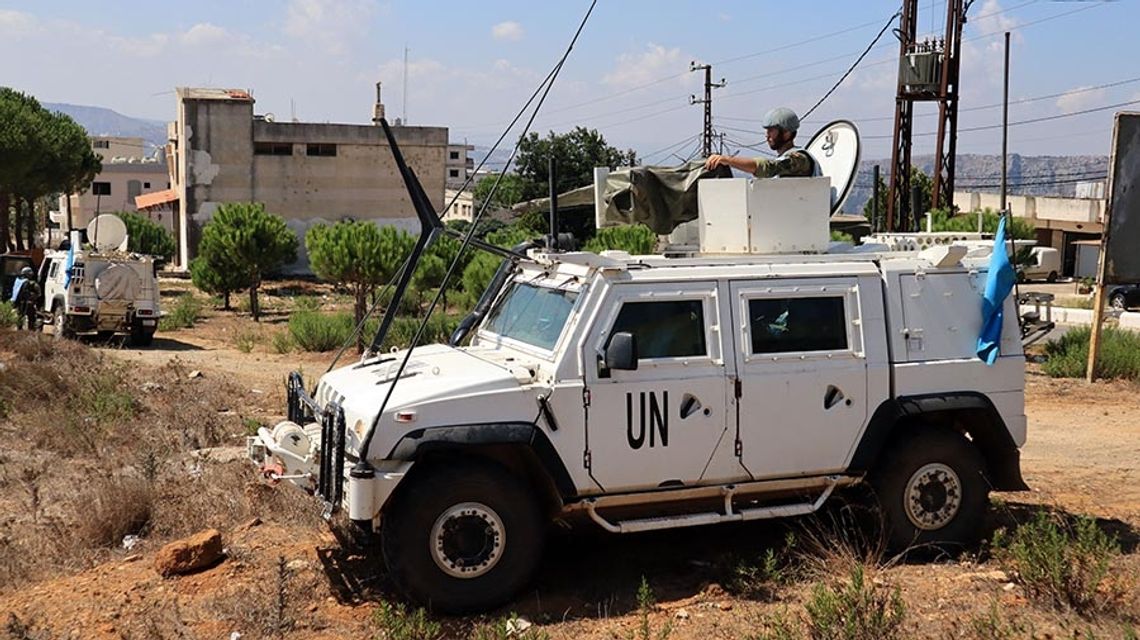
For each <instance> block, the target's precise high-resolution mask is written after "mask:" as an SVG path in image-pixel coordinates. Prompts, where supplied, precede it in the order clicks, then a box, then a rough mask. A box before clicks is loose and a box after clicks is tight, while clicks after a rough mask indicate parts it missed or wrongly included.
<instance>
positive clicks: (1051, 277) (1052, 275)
mask: <svg viewBox="0 0 1140 640" xmlns="http://www.w3.org/2000/svg"><path fill="white" fill-rule="evenodd" d="M1056 281H1057V272H1056V271H1050V272H1049V275H1047V276H1045V282H1048V283H1050V284H1052V283H1054V282H1056Z"/></svg>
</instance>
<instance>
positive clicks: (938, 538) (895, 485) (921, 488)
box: [871, 427, 989, 551]
mask: <svg viewBox="0 0 1140 640" xmlns="http://www.w3.org/2000/svg"><path fill="white" fill-rule="evenodd" d="M871 482H872V485H873V486H874V489H875V493H876V495H877V497H878V501H879V507H880V509H881V511H882V516H883V520H884V525H885V527H886V536H887V544H888V546H889V547H890V548H891V549H893V550H896V551H902V550H905V549H908V548H910V547H923V546H934V547H938V548H941V549H944V550H950V551H953V550H957V549H961V548H962V547H963V546H966V545H970V544H973V543H975V542H977V541H978V539H979V537H980V536H981V533H982V532H981V525H982V520H983V518H984V517H985V513H986V508H987V505H988V503H989V483H988V482H987V480H986V477H985V468H984V464H983V461H982V457H981V455H980V454H979V453H978V450H977V449H976V448H974V446H973V444H971V443H970V442H969V441H967V440H966V439H965V438H963V437H962V436H960V435H959V434H957V433H954V432H952V431H949V430H945V429H936V428H929V427H923V428H920V429H919V430H916V431H914V432H912V433H908V434H906V435H903V436H902V437H900V438H898V439H897V440H896V441H895V442H894V443H892V444H891V445H890V446H889V447H888V449H887V450H886V451H885V452H884V454H883V456H882V457H881V459H880V461H879V464H878V466H877V470H876V471H875V473H874V475H873V476H872V479H871Z"/></svg>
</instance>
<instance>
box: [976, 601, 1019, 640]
mask: <svg viewBox="0 0 1140 640" xmlns="http://www.w3.org/2000/svg"><path fill="white" fill-rule="evenodd" d="M970 630H971V631H972V632H973V634H972V635H971V636H970V637H973V638H977V639H978V640H1015V639H1016V638H1032V637H1034V635H1033V629H1032V627H1029V626H1027V625H1024V624H1022V623H1020V622H1017V621H1014V620H1007V619H1006V617H1005V616H1004V615H1002V612H1001V607H1000V606H999V605H998V603H997V602H996V601H995V602H994V603H993V604H991V605H990V609H989V611H988V612H986V615H984V616H978V617H976V618H974V619H973V620H971V621H970Z"/></svg>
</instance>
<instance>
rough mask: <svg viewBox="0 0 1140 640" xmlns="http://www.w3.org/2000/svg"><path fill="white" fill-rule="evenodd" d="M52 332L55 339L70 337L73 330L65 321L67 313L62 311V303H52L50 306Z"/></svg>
mask: <svg viewBox="0 0 1140 640" xmlns="http://www.w3.org/2000/svg"><path fill="white" fill-rule="evenodd" d="M51 324H52V333H53V334H55V337H56V339H60V340H62V339H63V338H71V337H72V336H73V334H74V332H73V331H72V330H71V326H70V324H69V323H68V321H67V314H65V313H64V312H63V305H61V304H58V303H57V304H54V305H52V308H51Z"/></svg>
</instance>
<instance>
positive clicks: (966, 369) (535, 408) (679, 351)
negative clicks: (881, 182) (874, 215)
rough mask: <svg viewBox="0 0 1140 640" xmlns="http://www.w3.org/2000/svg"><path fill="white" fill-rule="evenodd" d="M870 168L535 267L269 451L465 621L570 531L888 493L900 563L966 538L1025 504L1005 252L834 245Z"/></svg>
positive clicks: (293, 422) (332, 384)
mask: <svg viewBox="0 0 1140 640" xmlns="http://www.w3.org/2000/svg"><path fill="white" fill-rule="evenodd" d="M853 132H854V129H853V128H850V131H849V133H850V134H851V135H852V136H853V138H854V139H855V140H857V136H854V133H853ZM849 144H854V143H849ZM392 146H393V149H394V152H395V153H396V154H397V158H399V155H398V150H397V149H395V143H394V141H393V142H392ZM809 150H811V151H812V152H813V154H818V155H817V156H816V157H817V160H819V161H820V164H821V165H823V169H824V171H823V172H824V175H825V176H827V175H829V174H830V175H833V176H834V175H836V174H835V169H834V167H831V166H830V160H829V158H828V157H825V155H826V151H823V152H821V151H820V149H818V148H817V146H810V147H809ZM847 153H848V155H850V154H851V152H850V151H848V152H847ZM856 161H857V154H855V158H854V159H852V158H850V157H848V158H846V159H845V160H844V161H843V162H845V163H847V164H848V165H850V166H849V167H848V168H847V169H846V171H847V173H845V174H842V175H840V177H839V179H838V180H837V182H839V183H841V184H839V186H838V188H830V180H831V179H830V178H828V177H823V178H802V179H799V178H794V179H779V180H757V181H750V180H740V179H729V180H708V181H703V182H702V183H701V187H700V208H701V211H700V218H699V220H698V223H699V225H698V226H699V232H698V234H697V235H698V236H699V239H698V246H697V247H692V248H689V249H681V250H678V251H676V253H678V254H681V257H663V256H660V255H650V256H630V255H626V254H624V253H619V252H606V253H603V254H602V255H595V254H592V253H573V252H570V253H564V252H558V251H547V250H542V249H531V250H530V251H529V252H528V253H527V254H526V257H525V258H522V257H519V258H517V259H516V260H515V261H514V262H513V263H510V262H508V263H506V264H508V265H511V266H508V267H507V268H505V269H503V270H501V272H500V273H501V278H499V279H498V280H497V281H496V282H494V283H492V286H491V290H490V291H489V293H488V294H487V295H486V296H485V298H484V301H483V303H482V304H480V306H479V308H478V309H477V310H476V312H475V315H474V316H473V318H472V321H471V322H468V323H465V324H466V325H468V326H470V331H469V335H467V338H468V339H469V344H468V345H467V346H457V345H459V344H462V342H463V341H464V336H463V335H457V336H454V338H455V339H453V340H452V343H453V344H452V345H443V344H440V345H433V346H425V347H420V348H416V349H415V350H414V352H412V353H411V354H410V355H409V354H408V353H407V352H405V351H400V352H395V353H391V354H383V355H376V354H366V357H365V358H364V359H363V360H362V361H360V362H357V363H354V364H352V365H350V366H346V367H343V368H340V369H336V370H333V371H331V372H329V373H327V374H325V375H324V376H323V377H321V379H320V381H319V383H318V384H317V385H316V388H315V392H313V393H312V394H311V395H310V393H308V392H307V391H306V389H305V388H304V386H303V383H302V381H301V379H300V376H298V375H296V374H294V375H293V377H292V378H291V380H290V386H289V392H290V393H289V397H290V399H289V418H290V419H289V420H288V421H285V422H282V423H281V424H279V425H277V426H276V427H275V428H274V429H273V430H272V431H270V430H268V429H262V430H261V432H260V433H259V434H258V436H256V437H254V438H252V439H251V441H250V454H251V457H252V458H253V459H254V460H255V461H257V462H258V463H260V464H263V465H266V467H265V468H266V470H267V473H269V474H272V475H274V476H276V477H278V478H288V479H291V480H292V481H293V482H295V483H296V484H298V485H300V486H302V487H304V488H306V489H308V490H310V491H313V492H314V493H316V494H317V495H318V496H319V497H320V498H321V499H322V500H323V501H324V502H325V504H326V508H327V509H328V510H329V512H331V511H333V510H337V509H341V510H343V511H345V512H347V516H348V518H350V519H351V520H353V521H355V522H356V523H358V524H360V525H362V526H363V527H365V528H366V529H368V530H370V531H376V532H379V533H380V537H381V543H380V545H378V546H379V549H378V550H382V553H383V555H384V559H385V561H386V563H387V566H388V569H389V570H390V572H391V575H392V577H393V579H394V581H395V582H396V584H397V585H399V586H400V587H401V588H402V589H403V590H404V591H405V592H406V593H407V594H408V595H409V596H411V597H412V598H414V599H416V600H418V601H420V602H425V603H430V604H431V605H432V606H433V607H436V608H437V609H441V610H445V611H469V610H477V609H485V608H488V607H492V606H495V605H498V604H501V603H503V602H505V601H506V600H508V599H509V598H510V597H511V596H512V595H513V594H515V593H517V592H518V590H519V589H521V588H522V587H523V586H524V585H525V584H526V583H527V581H528V580H529V579H530V578H531V575H532V573H533V571H534V568H535V566H536V564H537V563H538V561H539V559H540V556H541V554H542V551H543V538H544V531H545V529H546V527H547V525H548V523H550V522H551V521H553V520H556V519H563V520H571V519H574V518H577V519H578V520H580V521H584V522H587V523H591V522H592V523H593V524H595V525H596V526H598V527H601V528H602V529H605V530H606V531H609V532H612V533H615V534H622V533H629V532H638V531H649V530H659V529H670V528H677V527H687V526H692V525H706V524H715V523H725V522H740V521H747V520H761V519H768V518H779V517H787V516H796V515H803V514H810V513H812V512H814V511H816V510H818V509H820V508H821V507H822V506H823V505H824V504H825V503H826V502H827V501H828V499H829V498H830V497H832V496H833V495H835V493H836V492H837V491H839V490H841V489H843V488H845V487H849V486H852V485H857V484H860V483H869V484H870V485H871V486H872V487H873V488H874V490H875V492H876V494H877V496H878V498H879V500H880V502H881V505H882V510H883V514H884V516H885V521H886V526H887V535H888V536H889V540H890V542H891V543H892V544H893V545H894V546H895V547H906V546H908V545H912V544H945V545H960V544H963V543H967V542H969V541H971V540H972V539H974V538H975V537H976V536H977V535H978V533H979V524H980V520H981V518H982V516H983V514H984V512H985V510H986V507H987V504H988V499H987V495H988V493H989V492H990V491H991V490H1003V491H1004V490H1021V489H1025V488H1026V487H1025V485H1024V483H1023V481H1022V479H1021V473H1020V465H1019V447H1021V446H1022V444H1023V443H1024V442H1025V437H1026V418H1025V412H1024V358H1023V355H1022V350H1021V342H1020V339H1021V336H1020V334H1019V331H1018V322H1017V314H1016V310H1015V308H1014V304H1013V300H1012V299H1007V300H1006V301H1005V302H1004V304H1005V307H1004V308H1005V325H1004V329H1003V332H1002V335H1001V339H1000V357H998V358H997V361H996V363H994V364H993V365H992V366H988V365H987V364H985V363H984V362H982V361H981V360H979V359H978V357H977V356H976V348H977V340H978V336H979V331H980V330H981V325H982V320H981V307H982V292H983V290H984V287H985V282H986V267H987V262H988V258H985V257H982V256H979V257H971V256H969V255H967V248H966V247H963V246H956V245H955V246H951V245H944V246H935V247H933V248H929V249H926V250H923V251H914V252H905V251H888V250H880V249H882V247H874V246H871V247H867V246H863V247H859V248H853V247H851V246H850V245H846V246H843V247H840V246H838V245H835V246H831V247H830V250H829V242H828V236H827V218H828V211H830V210H832V208H833V207H836V206H837V202H838V201H840V200H842V197H843V195H844V192H845V190H846V185H847V183H849V181H850V178H851V176H852V175H853V167H854V165H855V164H856ZM398 162H399V163H400V164H401V165H402V160H398ZM405 175H406V179H408V180H409V185H410V189H411V190H412V192H413V201H415V200H416V197H415V193H416V189H417V187H418V185H417V184H416V183H415V181H414V178H411V177H409V176H407V174H406V172H405ZM829 191H830V193H831V197H830V198H829V197H828V194H829ZM829 200H830V202H829ZM829 205H830V206H829ZM429 213H430V212H429ZM425 221H426V222H425V227H429V226H430V225H431V224H432V220H431V219H430V216H425ZM425 233H426V234H427V235H430V234H431V233H434V231H425ZM774 251H778V252H779V253H773V252H774ZM686 254H688V255H687V256H686ZM381 331H383V329H381ZM463 332H464V330H463V328H461V330H460V332H459V333H460V334H462V333H463Z"/></svg>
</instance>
